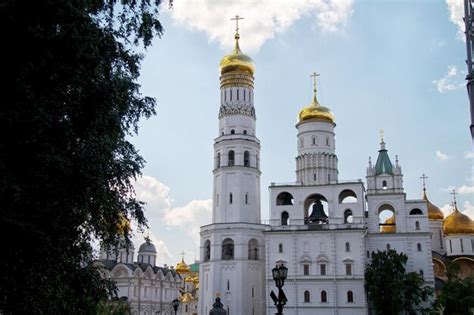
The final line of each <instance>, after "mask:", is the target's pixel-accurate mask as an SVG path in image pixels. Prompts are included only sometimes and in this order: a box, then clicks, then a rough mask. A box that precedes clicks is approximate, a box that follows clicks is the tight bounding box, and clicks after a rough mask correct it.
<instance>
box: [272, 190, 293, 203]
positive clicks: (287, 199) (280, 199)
mask: <svg viewBox="0 0 474 315" xmlns="http://www.w3.org/2000/svg"><path fill="white" fill-rule="evenodd" d="M276 204H277V206H290V205H293V196H292V195H291V194H290V193H289V192H286V191H285V192H282V193H279V194H278V196H277V199H276Z"/></svg>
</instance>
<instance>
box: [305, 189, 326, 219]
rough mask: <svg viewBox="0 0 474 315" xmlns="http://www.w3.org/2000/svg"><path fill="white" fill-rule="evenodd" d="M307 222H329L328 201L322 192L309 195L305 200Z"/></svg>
mask: <svg viewBox="0 0 474 315" xmlns="http://www.w3.org/2000/svg"><path fill="white" fill-rule="evenodd" d="M303 206H304V221H305V224H327V223H328V213H329V210H328V201H327V199H326V197H324V196H323V195H320V194H312V195H309V196H308V197H307V198H306V200H305V201H304V205H303Z"/></svg>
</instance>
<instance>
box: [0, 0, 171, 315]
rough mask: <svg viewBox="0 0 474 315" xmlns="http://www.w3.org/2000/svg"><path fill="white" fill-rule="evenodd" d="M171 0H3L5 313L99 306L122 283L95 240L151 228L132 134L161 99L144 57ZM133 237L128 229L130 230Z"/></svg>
mask: <svg viewBox="0 0 474 315" xmlns="http://www.w3.org/2000/svg"><path fill="white" fill-rule="evenodd" d="M159 3H160V0H155V1H149V0H121V1H116V0H78V1H64V0H34V1H21V0H18V1H1V2H0V30H1V31H0V32H1V34H2V39H3V44H4V45H3V47H2V51H3V52H2V60H3V62H4V67H2V68H3V70H4V72H3V74H4V77H5V78H7V79H8V80H11V81H14V84H12V85H11V86H7V87H6V88H4V89H3V91H4V93H3V95H2V96H3V98H2V99H3V100H2V104H1V105H0V126H1V127H0V128H1V132H0V205H1V208H0V211H1V215H0V230H1V234H0V237H1V240H2V246H1V248H2V253H1V255H0V313H1V312H2V311H3V312H4V313H6V314H9V313H25V314H26V313H28V314H78V313H80V314H84V313H95V312H96V311H95V310H96V309H97V305H98V303H99V301H100V300H103V299H106V298H107V297H108V296H109V294H111V293H113V288H114V286H113V285H112V284H111V283H110V282H108V281H104V280H102V278H101V277H100V274H99V272H98V271H97V270H96V269H95V268H94V267H92V266H91V264H90V262H91V260H92V250H91V246H90V242H89V241H90V240H91V238H92V237H95V238H97V239H99V240H100V241H101V242H103V243H104V244H108V245H109V246H113V245H114V244H116V243H117V241H118V238H119V237H118V221H119V220H120V218H122V217H128V218H135V219H136V220H137V222H138V223H139V225H140V226H143V225H146V220H145V217H144V215H143V204H142V203H141V202H140V201H138V200H137V199H136V198H135V196H134V191H133V187H132V185H131V184H132V181H133V179H134V178H136V176H137V175H139V174H140V169H141V168H142V167H143V165H144V160H143V159H142V157H141V156H139V155H138V153H137V151H136V149H135V148H134V147H133V145H132V144H131V143H129V142H128V140H127V137H128V136H130V135H133V134H134V133H136V132H137V125H138V121H139V119H140V118H141V117H149V116H151V115H153V114H154V113H155V109H154V107H155V101H154V99H152V98H148V97H144V96H142V95H141V94H140V92H139V88H140V86H139V85H138V84H137V78H138V76H139V67H140V59H141V57H140V56H139V55H138V54H137V53H135V52H134V51H133V44H130V42H132V43H143V44H144V46H145V47H146V46H148V45H149V44H150V43H151V40H152V38H153V36H155V35H158V36H160V35H161V32H162V28H161V25H160V23H159V21H158V20H157V16H158V5H159ZM127 237H128V235H127Z"/></svg>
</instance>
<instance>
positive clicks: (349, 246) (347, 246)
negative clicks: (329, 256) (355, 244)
mask: <svg viewBox="0 0 474 315" xmlns="http://www.w3.org/2000/svg"><path fill="white" fill-rule="evenodd" d="M350 251H351V244H349V242H346V252H350Z"/></svg>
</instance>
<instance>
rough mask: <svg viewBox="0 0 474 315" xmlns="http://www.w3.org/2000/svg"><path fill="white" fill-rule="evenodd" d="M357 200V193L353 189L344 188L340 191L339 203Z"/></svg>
mask: <svg viewBox="0 0 474 315" xmlns="http://www.w3.org/2000/svg"><path fill="white" fill-rule="evenodd" d="M354 202H357V195H356V193H355V192H354V191H353V190H351V189H344V190H343V191H341V192H340V193H339V203H354Z"/></svg>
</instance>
